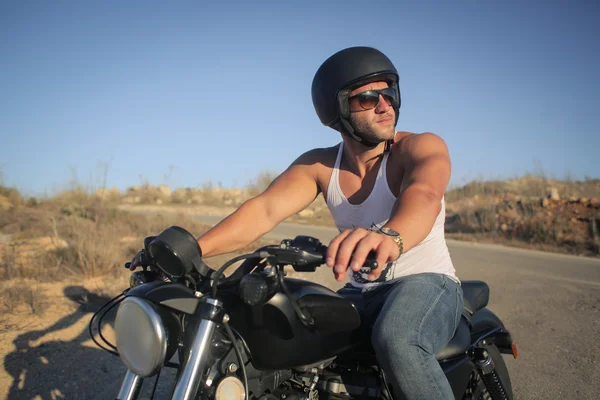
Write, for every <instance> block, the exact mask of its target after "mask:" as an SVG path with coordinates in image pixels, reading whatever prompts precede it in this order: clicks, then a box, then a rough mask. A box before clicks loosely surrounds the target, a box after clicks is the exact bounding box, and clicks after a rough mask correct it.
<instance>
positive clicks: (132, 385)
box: [117, 370, 144, 400]
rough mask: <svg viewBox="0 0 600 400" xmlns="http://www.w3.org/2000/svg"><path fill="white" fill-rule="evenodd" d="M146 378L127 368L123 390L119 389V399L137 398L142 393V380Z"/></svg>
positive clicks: (132, 399)
mask: <svg viewBox="0 0 600 400" xmlns="http://www.w3.org/2000/svg"><path fill="white" fill-rule="evenodd" d="M143 381H144V379H143V378H142V377H141V376H139V375H136V374H134V373H133V372H131V371H129V370H127V373H126V374H125V378H124V379H123V383H122V384H121V390H119V395H118V396H117V399H118V400H135V399H137V396H138V394H139V393H140V388H141V387H142V382H143Z"/></svg>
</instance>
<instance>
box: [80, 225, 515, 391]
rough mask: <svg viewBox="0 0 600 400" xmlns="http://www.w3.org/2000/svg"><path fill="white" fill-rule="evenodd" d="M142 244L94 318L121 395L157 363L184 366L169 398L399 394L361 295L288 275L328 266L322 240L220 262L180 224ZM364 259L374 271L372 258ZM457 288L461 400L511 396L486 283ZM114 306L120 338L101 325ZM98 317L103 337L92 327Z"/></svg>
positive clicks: (453, 354) (504, 343)
mask: <svg viewBox="0 0 600 400" xmlns="http://www.w3.org/2000/svg"><path fill="white" fill-rule="evenodd" d="M144 250H145V254H146V262H145V263H144V264H143V265H142V268H143V270H142V271H136V272H133V273H132V274H131V276H130V282H129V286H130V287H129V288H128V289H126V290H125V291H124V292H123V293H122V294H120V295H119V296H117V297H115V298H114V299H112V300H111V301H109V302H108V303H106V304H105V305H104V306H102V307H101V308H100V309H99V310H98V311H97V312H96V313H95V314H94V316H93V317H92V319H91V320H90V324H89V333H90V335H91V336H92V339H93V340H94V341H95V342H96V344H97V345H98V346H99V347H100V348H103V349H104V350H107V351H109V352H111V353H112V354H115V355H118V356H119V357H120V359H121V360H122V362H123V363H124V364H125V366H126V367H127V372H126V375H125V377H124V379H123V382H122V385H121V389H120V391H119V393H118V395H117V397H116V398H117V399H118V400H134V399H137V398H138V396H139V393H140V388H141V385H142V382H143V380H144V379H147V378H151V377H154V376H156V381H155V383H154V385H155V386H154V388H155V389H156V383H157V381H158V379H159V376H160V371H161V370H162V369H163V368H169V367H170V368H175V369H176V370H177V371H176V377H175V382H174V384H173V386H172V388H171V393H170V395H169V399H177V400H179V399H182V400H195V399H217V400H223V399H235V400H246V399H248V400H251V399H260V400H275V399H282V400H283V399H285V400H296V399H297V400H315V399H383V400H392V399H398V398H401V396H400V395H399V394H398V395H393V393H392V389H391V387H390V385H389V384H388V383H387V380H386V376H385V373H384V371H383V370H382V369H381V368H380V367H379V366H378V364H377V360H376V357H375V353H374V350H373V348H372V346H371V343H370V335H369V332H367V331H366V329H365V327H363V326H361V320H360V315H359V312H358V310H357V306H356V305H355V303H356V302H357V300H358V299H357V298H356V297H354V298H353V295H352V294H349V293H348V290H344V289H341V290H339V291H338V292H335V291H332V290H330V289H328V288H326V287H324V286H322V285H319V284H317V283H314V282H311V281H308V280H302V279H295V278H289V277H286V271H285V270H284V267H285V266H291V267H292V268H293V269H294V270H295V271H297V272H314V271H316V269H317V268H318V267H319V266H321V265H322V264H324V259H325V253H326V251H327V247H326V246H324V245H323V244H321V242H320V241H319V240H318V239H316V238H313V237H309V236H297V237H296V238H294V239H286V240H283V241H281V243H280V244H279V245H270V246H265V247H261V248H259V249H258V250H256V251H254V252H253V253H250V254H244V255H240V256H237V257H234V258H232V259H231V260H229V261H228V262H226V263H225V264H224V265H223V266H222V267H221V268H220V269H219V270H216V271H215V270H213V269H211V268H209V267H208V265H206V263H205V262H204V260H203V259H202V257H201V251H200V248H199V246H198V243H197V242H196V240H195V238H194V236H192V235H191V234H190V233H189V232H187V231H186V230H184V229H183V228H180V227H177V226H172V227H170V228H168V229H166V230H164V231H163V232H161V233H160V234H159V235H158V236H152V237H148V238H146V239H145V240H144ZM240 261H241V262H242V263H241V264H240V265H239V266H238V268H237V269H236V270H235V271H234V272H233V273H231V274H230V275H229V276H227V277H225V275H224V272H225V270H226V269H227V268H229V267H230V266H232V265H234V264H235V263H238V262H240ZM365 265H366V266H368V267H370V268H375V267H376V261H374V257H372V256H371V257H369V258H368V259H367V261H366V263H365ZM125 266H126V267H129V266H130V263H126V265H125ZM462 288H463V293H464V312H463V317H462V318H461V322H460V324H459V326H458V328H457V330H456V333H455V335H454V337H453V338H452V340H451V341H450V343H448V345H447V346H446V348H445V349H443V350H442V351H441V352H440V353H438V354H436V358H437V360H438V361H439V363H440V365H441V367H442V369H443V371H444V372H445V374H446V376H447V378H448V380H449V382H450V385H451V387H452V390H453V393H454V396H455V398H456V399H488V398H492V399H494V400H496V399H512V388H511V382H510V377H509V374H508V371H507V368H506V364H505V363H504V360H503V358H502V354H511V355H513V357H515V358H516V357H517V348H516V345H515V343H514V342H513V340H512V337H511V334H510V332H509V331H508V330H507V329H506V328H505V327H504V325H503V323H502V321H501V320H500V319H499V318H498V317H497V316H496V315H494V313H493V312H491V311H490V310H488V309H487V308H486V306H487V303H488V299H489V287H488V285H487V284H486V283H485V282H481V281H464V282H462ZM354 296H355V295H354ZM117 306H118V310H117V312H116V317H115V321H114V324H115V337H116V345H113V344H111V343H109V342H108V341H107V340H106V338H105V337H104V335H102V332H101V330H100V327H101V324H102V319H103V318H104V317H105V316H106V315H107V313H108V312H109V311H110V310H112V309H114V308H115V307H117ZM94 324H96V325H97V330H98V333H99V338H100V340H101V341H103V342H104V344H102V343H100V341H99V340H97V339H96V338H95V336H94V335H93V326H94ZM106 346H108V347H106ZM153 396H154V391H153V394H152V397H153Z"/></svg>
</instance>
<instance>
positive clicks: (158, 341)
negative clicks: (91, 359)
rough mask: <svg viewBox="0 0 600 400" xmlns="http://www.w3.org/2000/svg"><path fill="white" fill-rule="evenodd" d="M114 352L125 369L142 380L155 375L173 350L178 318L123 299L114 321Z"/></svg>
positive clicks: (141, 301)
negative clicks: (115, 349) (115, 351)
mask: <svg viewBox="0 0 600 400" xmlns="http://www.w3.org/2000/svg"><path fill="white" fill-rule="evenodd" d="M115 332H116V340H117V350H118V351H119V356H120V357H121V360H122V361H123V363H124V364H125V366H127V368H128V369H129V370H130V371H131V372H133V373H135V374H136V375H139V376H142V377H149V376H152V375H154V374H156V373H157V372H158V371H159V370H160V368H161V367H162V366H163V365H164V363H165V361H168V360H169V359H170V358H171V357H172V356H173V354H174V353H175V350H176V349H177V342H178V340H179V335H180V332H181V323H180V321H179V318H177V316H176V315H175V314H173V313H172V312H170V311H168V310H167V309H165V308H161V307H158V306H156V305H154V304H152V303H151V302H149V301H148V300H144V299H142V298H139V297H133V296H131V297H127V298H126V299H125V300H123V301H122V302H121V304H120V305H119V309H118V311H117V317H116V319H115Z"/></svg>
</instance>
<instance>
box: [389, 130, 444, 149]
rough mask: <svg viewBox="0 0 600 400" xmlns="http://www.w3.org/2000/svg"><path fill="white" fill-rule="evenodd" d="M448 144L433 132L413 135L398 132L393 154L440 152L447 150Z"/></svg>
mask: <svg viewBox="0 0 600 400" xmlns="http://www.w3.org/2000/svg"><path fill="white" fill-rule="evenodd" d="M445 147H446V143H445V142H444V139H442V138H441V137H440V136H439V135H436V134H435V133H432V132H423V133H412V132H403V131H398V132H396V136H395V138H394V145H393V147H392V151H393V152H398V153H404V154H412V153H414V152H422V151H428V150H431V151H434V152H436V151H438V149H441V148H445Z"/></svg>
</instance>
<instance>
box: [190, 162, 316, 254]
mask: <svg viewBox="0 0 600 400" xmlns="http://www.w3.org/2000/svg"><path fill="white" fill-rule="evenodd" d="M318 194H319V188H318V185H317V180H316V174H315V153H314V151H313V152H308V153H305V154H303V155H302V156H300V157H299V158H298V159H297V160H296V161H294V163H292V165H290V167H289V168H288V169H287V170H286V171H284V172H283V173H282V174H281V175H279V176H278V177H277V179H275V180H274V181H273V183H271V185H270V186H269V187H268V188H267V189H266V190H265V191H264V192H263V193H262V194H260V195H258V196H256V197H254V198H252V199H250V200H248V201H246V202H245V203H244V204H242V205H241V206H240V208H238V209H237V210H236V211H235V212H234V213H233V214H231V215H229V216H228V217H227V218H225V219H224V220H223V221H221V222H220V223H219V224H217V225H216V226H215V227H213V228H212V229H210V230H209V231H208V232H206V233H205V234H204V235H202V236H200V237H199V238H198V243H199V244H200V248H201V249H202V254H203V256H204V257H210V256H215V255H219V254H223V253H229V252H232V251H235V250H239V249H242V248H244V247H246V246H247V245H248V244H250V243H252V242H253V241H255V240H256V239H258V238H260V237H261V236H263V235H264V234H265V233H267V232H269V231H270V230H271V229H273V228H274V227H275V226H276V225H277V224H279V223H280V222H281V221H283V220H284V219H286V218H288V217H290V216H292V215H294V214H295V213H297V212H299V211H301V210H303V209H304V208H306V207H307V206H308V205H310V203H311V202H312V201H313V200H314V199H315V198H316V196H317V195H318Z"/></svg>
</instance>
